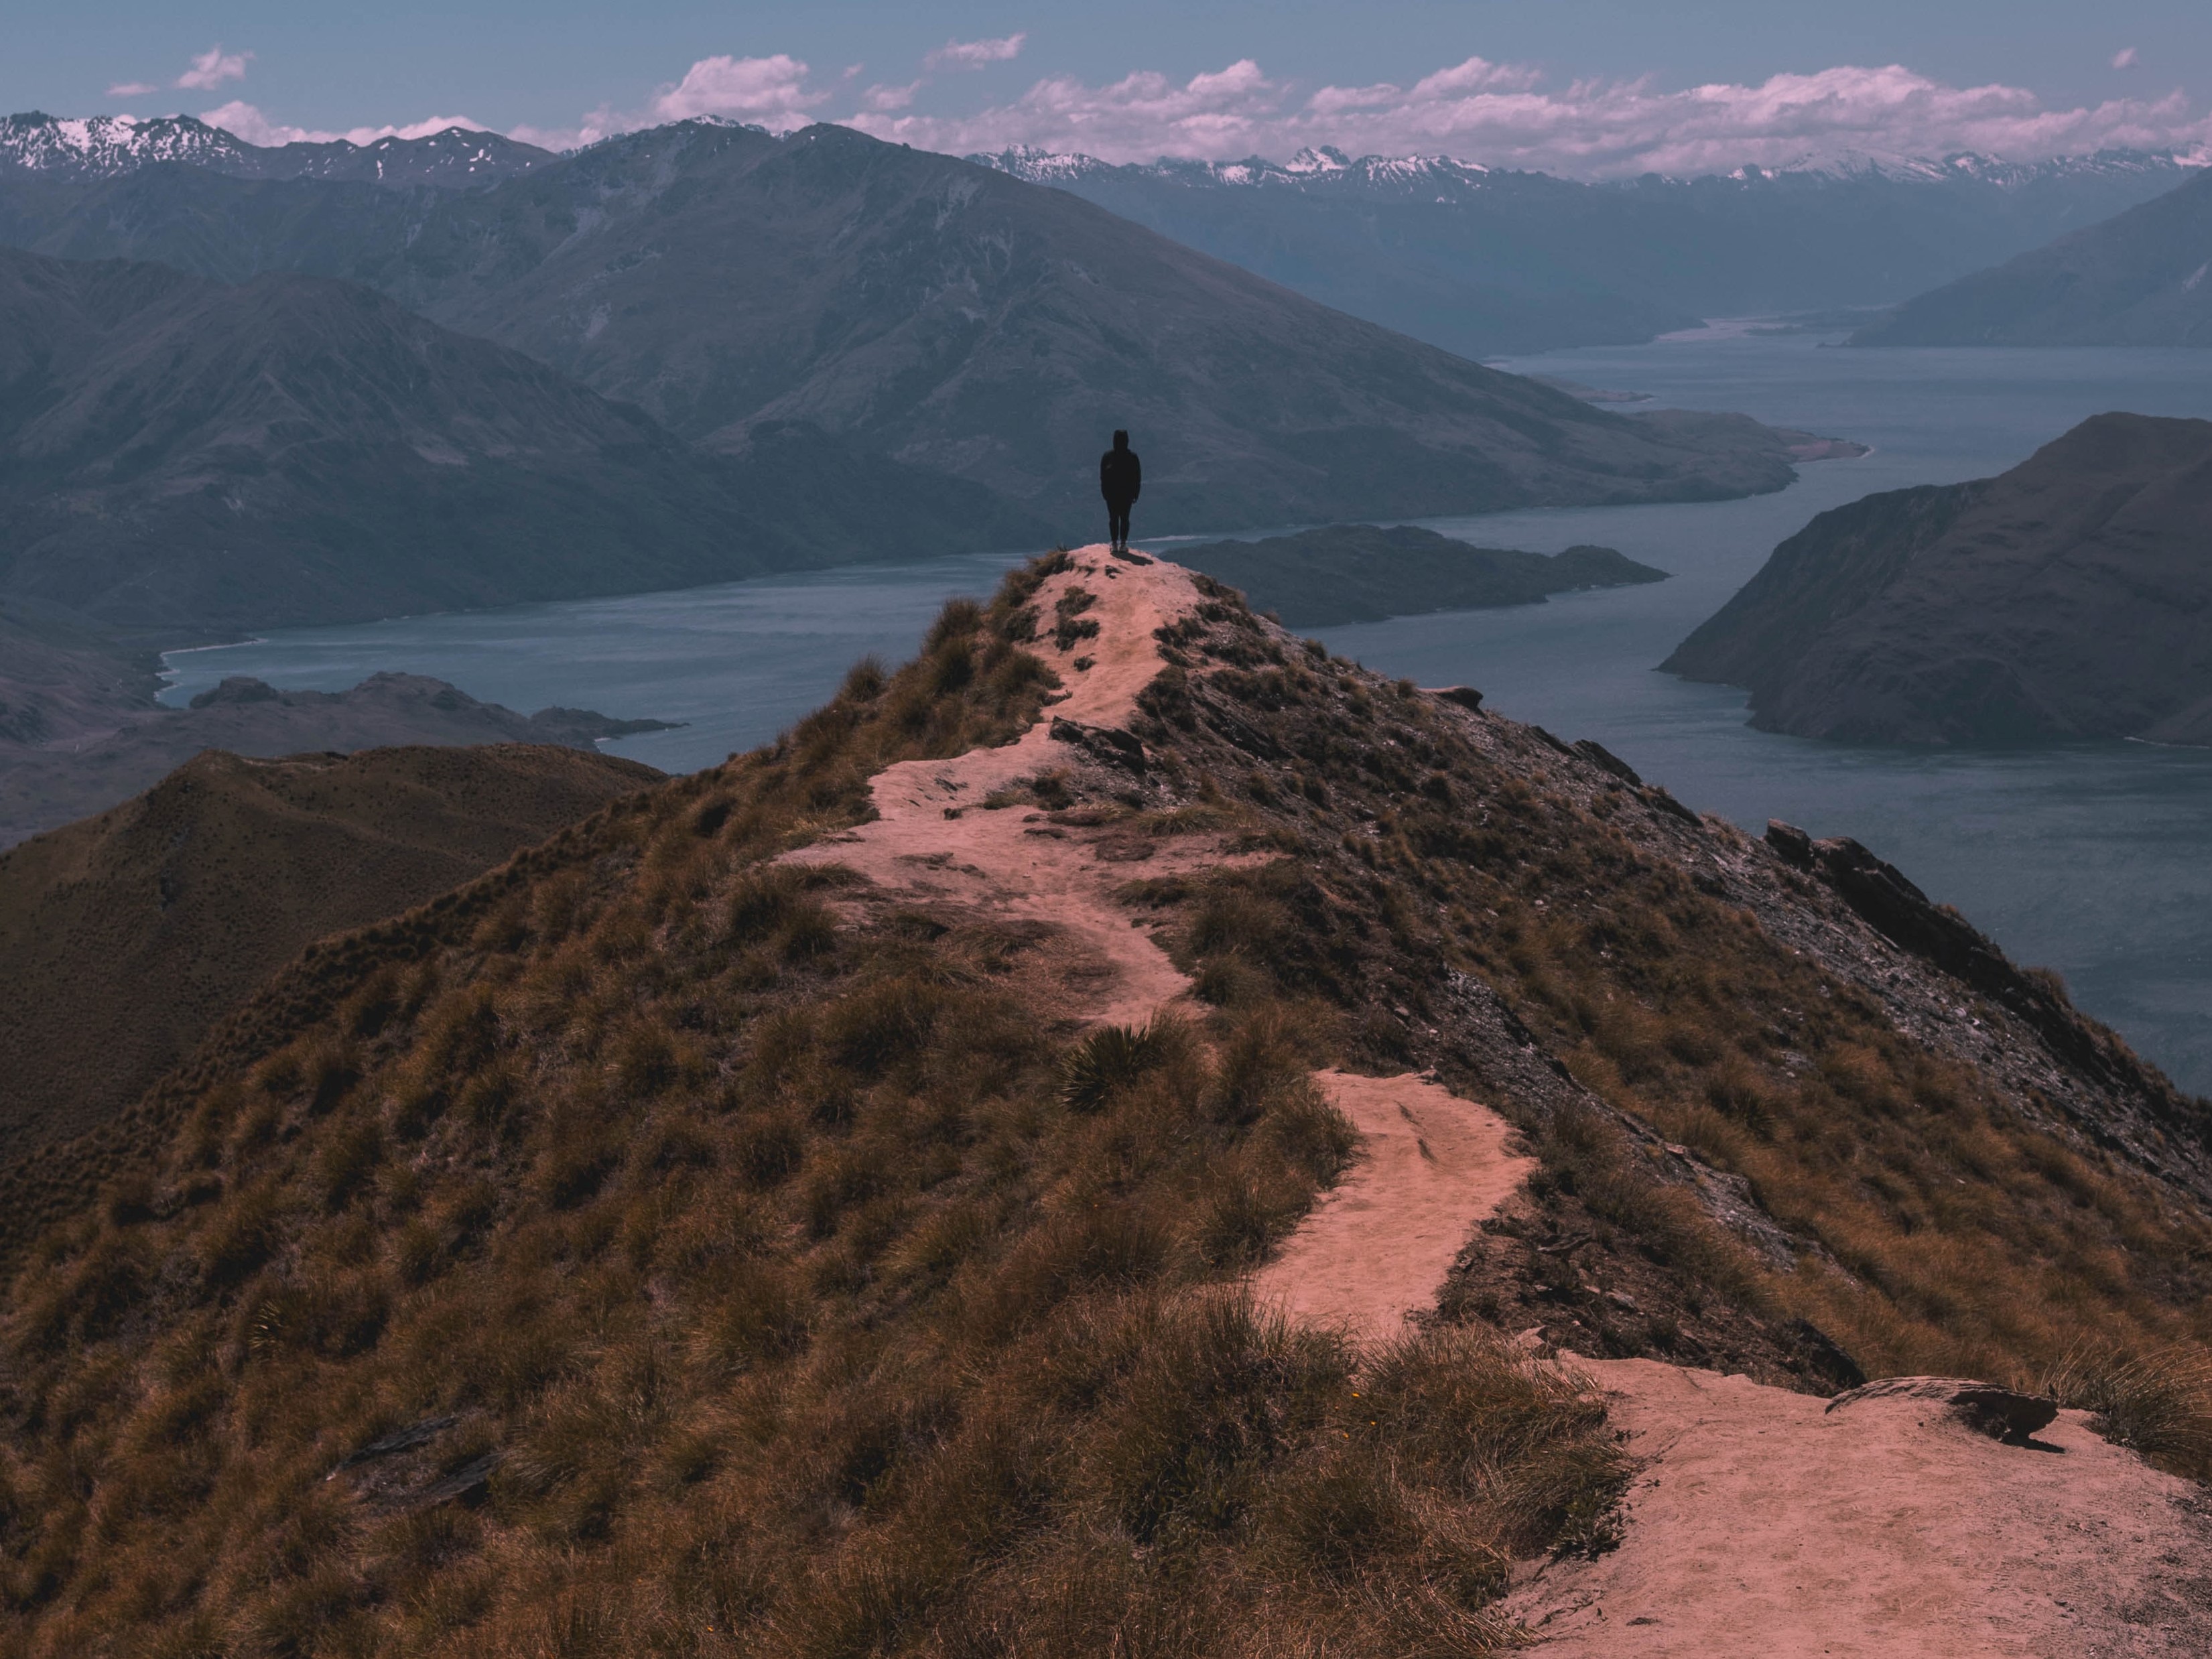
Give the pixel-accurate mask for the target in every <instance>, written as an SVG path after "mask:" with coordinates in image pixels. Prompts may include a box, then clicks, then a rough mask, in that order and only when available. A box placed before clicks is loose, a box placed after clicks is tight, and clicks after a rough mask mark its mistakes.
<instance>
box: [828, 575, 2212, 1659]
mask: <svg viewBox="0 0 2212 1659" xmlns="http://www.w3.org/2000/svg"><path fill="white" fill-rule="evenodd" d="M1074 558H1075V568H1073V570H1071V571H1069V572H1066V573H1064V574H1060V575H1058V576H1055V577H1053V578H1052V579H1051V580H1049V581H1048V583H1047V584H1046V585H1045V586H1044V587H1043V588H1042V591H1041V592H1040V593H1039V595H1038V602H1039V608H1040V612H1041V614H1042V616H1043V617H1051V616H1052V615H1053V608H1054V605H1055V603H1056V602H1057V601H1058V599H1060V596H1061V595H1062V594H1064V593H1065V592H1066V591H1067V590H1068V589H1069V588H1071V587H1073V586H1082V587H1083V588H1084V589H1085V590H1086V591H1087V592H1091V593H1092V594H1094V595H1095V596H1096V603H1095V604H1094V605H1093V606H1092V607H1091V609H1090V610H1089V611H1086V612H1085V613H1084V614H1085V615H1086V616H1088V617H1091V618H1093V619H1095V620H1096V621H1097V623H1098V624H1099V631H1098V634H1097V636H1096V637H1095V638H1093V639H1085V640H1083V641H1079V642H1077V643H1076V644H1075V645H1074V647H1073V648H1072V649H1069V650H1066V651H1062V650H1060V649H1058V648H1056V647H1054V646H1053V645H1051V644H1050V643H1045V644H1042V645H1041V646H1040V647H1039V648H1040V650H1041V651H1042V653H1043V654H1044V655H1045V656H1046V658H1047V659H1048V660H1050V661H1052V662H1053V663H1054V666H1055V667H1056V668H1057V669H1058V671H1060V676H1061V678H1062V680H1063V682H1064V683H1065V684H1066V690H1067V693H1068V695H1067V696H1066V697H1065V698H1064V699H1063V700H1062V701H1061V702H1059V703H1058V704H1056V705H1055V706H1054V707H1053V708H1050V709H1049V710H1048V712H1047V715H1046V717H1045V718H1044V719H1042V720H1039V721H1038V722H1037V723H1036V726H1032V727H1031V728H1030V731H1028V732H1026V733H1024V735H1023V736H1022V737H1021V738H1019V739H1018V741H1016V742H1014V743H1012V744H1007V745H1006V747H1004V748H1000V749H983V750H972V751H970V752H969V753H968V754H965V755H962V756H959V757H956V758H954V759H951V760H946V761H917V762H909V763H905V764H902V765H899V766H894V767H891V768H890V769H887V770H886V771H884V773H882V774H881V775H878V778H877V779H876V781H875V784H874V800H875V805H876V809H877V811H878V814H879V816H878V818H877V819H876V821H874V822H873V823H866V824H863V825H861V826H860V827H859V828H858V829H854V830H853V831H851V832H849V833H848V834H846V835H843V836H836V837H832V838H829V839H828V840H826V841H824V842H821V843H818V844H817V846H815V847H813V848H809V849H806V850H805V851H802V852H799V853H797V854H793V855H792V856H793V858H795V859H799V860H811V861H818V862H836V863H841V864H844V865H847V866H850V867H851V868H853V869H854V870H855V871H857V872H860V874H862V875H865V876H866V877H868V878H870V879H871V880H872V882H874V883H875V884H876V885H877V887H878V889H879V890H882V892H883V893H884V896H888V897H890V898H891V899H893V900H894V901H896V900H897V899H899V898H901V897H904V896H911V897H912V898H914V899H915V900H919V901H923V902H932V901H935V902H952V903H957V904H960V905H962V906H963V907H969V908H976V909H980V910H982V911H985V912H987V913H995V914H998V915H1004V916H1006V917H1008V918H1012V919H1020V920H1023V921H1035V922H1042V923H1045V924H1048V925H1049V926H1050V927H1052V928H1053V929H1054V931H1055V934H1056V936H1057V937H1058V938H1059V939H1060V940H1061V941H1062V942H1063V949H1064V951H1065V953H1066V954H1067V955H1068V956H1069V957H1072V958H1073V959H1075V960H1076V961H1077V962H1078V963H1079V966H1080V969H1081V971H1080V972H1079V974H1077V975H1073V980H1074V984H1073V1005H1074V1006H1072V1007H1070V1008H1068V1009H1066V1010H1064V1011H1063V1012H1069V1013H1073V1015H1075V1016H1076V1017H1077V1018H1084V1019H1092V1020H1110V1021H1115V1022H1118V1023H1122V1024H1137V1023H1139V1022H1142V1021H1144V1020H1146V1019H1149V1018H1152V1016H1153V1015H1154V1014H1156V1013H1158V1012H1159V1011H1160V1010H1161V1009H1163V1008H1164V1007H1166V1006H1169V1005H1170V1004H1172V1003H1174V1002H1176V1000H1178V999H1181V998H1183V997H1185V996H1187V994H1188V991H1189V982H1188V980H1186V979H1185V977H1184V976H1183V975H1182V974H1181V973H1180V972H1178V971H1177V970H1176V967H1175V965H1174V964H1173V963H1171V962H1170V961H1169V959H1168V957H1167V956H1166V955H1165V953H1164V952H1163V951H1161V950H1160V948H1159V947H1158V945H1155V944H1154V943H1153V942H1152V939H1151V938H1150V937H1149V936H1148V935H1147V934H1146V933H1145V932H1144V930H1142V929H1141V928H1137V927H1131V926H1130V923H1129V919H1128V915H1127V911H1126V910H1125V909H1123V908H1121V906H1119V905H1117V904H1116V903H1115V902H1114V900H1113V897H1112V895H1113V892H1114V890H1115V888H1117V887H1118V886H1120V885H1121V883H1122V882H1123V881H1124V880H1125V879H1126V878H1127V876H1128V875H1129V874H1130V873H1131V872H1130V870H1129V866H1128V865H1127V863H1126V862H1123V861H1116V860H1109V859H1106V858H1103V857H1102V856H1101V851H1102V849H1101V848H1100V847H1099V846H1097V844H1094V843H1093V842H1091V841H1089V840H1087V839H1086V838H1085V837H1084V836H1082V835H1080V834H1079V833H1071V832H1069V831H1067V830H1064V829H1062V828H1060V826H1058V825H1054V824H1052V823H1048V822H1047V821H1046V819H1045V816H1044V815H1043V814H1042V813H1038V812H1036V811H1028V810H1025V809H1023V808H1020V807H1008V808H1003V809H999V810H987V809H985V808H984V807H983V806H982V805H981V803H982V801H983V799H985V798H986V797H987V796H988V795H990V794H991V793H993V792H994V791H996V790H1000V789H1003V788H1006V787H1008V786H1009V785H1011V784H1013V783H1015V782H1016V781H1018V780H1020V779H1024V778H1026V777H1030V776H1034V775H1036V774H1037V773H1039V772H1041V771H1047V770H1050V769H1055V768H1058V767H1062V766H1066V765H1067V764H1069V763H1070V762H1071V761H1072V760H1073V758H1074V755H1073V751H1072V750H1070V748H1069V746H1068V745H1067V744H1064V743H1061V742H1060V741H1058V740H1056V739H1054V738H1053V737H1052V735H1051V728H1052V725H1053V720H1054V717H1059V718H1062V719H1066V720H1073V721H1077V722H1079V723H1080V724H1082V725H1084V726H1099V727H1106V728H1113V729H1122V730H1126V728H1127V726H1128V725H1129V723H1130V720H1131V718H1132V716H1133V714H1134V712H1135V708H1134V705H1135V699H1136V696H1137V694H1138V693H1139V691H1140V690H1143V688H1144V687H1145V685H1146V684H1147V683H1149V682H1150V680H1151V679H1152V677H1153V676H1154V675H1155V674H1156V673H1158V671H1159V669H1160V666H1161V659H1160V657H1159V654H1158V649H1157V647H1156V644H1155V641H1154V640H1153V637H1152V632H1153V629H1156V628H1158V627H1159V626H1160V625H1161V624H1162V623H1166V622H1169V621H1171V620H1173V619H1174V618H1175V617H1178V616H1180V615H1181V614H1182V613H1183V612H1184V611H1187V610H1188V609H1190V608H1191V607H1193V606H1194V605H1196V604H1197V603H1198V602H1199V595H1198V593H1197V592H1196V590H1195V589H1194V586H1193V585H1192V580H1191V576H1190V574H1189V573H1188V571H1185V570H1183V569H1181V568H1178V567H1176V566H1174V565H1170V564H1163V563H1151V564H1146V565H1136V564H1132V563H1125V562H1119V561H1116V560H1114V559H1112V558H1110V557H1109V556H1108V555H1107V552H1106V550H1105V549H1104V548H1103V547H1089V548H1085V549H1084V550H1081V551H1079V553H1077V554H1076V555H1075V556H1074ZM1078 657H1085V658H1088V659H1090V663H1091V665H1090V666H1089V667H1088V668H1087V669H1080V670H1079V669H1077V668H1076V667H1075V666H1074V660H1075V659H1076V658H1078ZM1223 857H1224V852H1223V848H1222V847H1221V844H1220V843H1219V842H1218V840H1217V839H1214V838H1211V837H1204V836H1188V837H1176V838H1173V840H1171V841H1170V842H1165V843H1164V844H1163V846H1162V847H1161V848H1159V849H1158V851H1156V852H1154V854H1153V855H1152V858H1151V859H1149V860H1147V861H1146V866H1145V867H1146V873H1148V874H1158V873H1163V872H1164V871H1165V870H1168V869H1172V868H1178V867H1190V868H1196V867H1202V866H1206V865H1209V864H1217V863H1218V862H1219V861H1221V860H1222V859H1223ZM1316 1080H1317V1081H1318V1082H1320V1084H1321V1085H1322V1087H1323V1088H1324V1089H1325V1090H1326V1091H1328V1095H1329V1097H1330V1098H1331V1099H1332V1100H1333V1101H1334V1103H1335V1104H1336V1105H1337V1106H1338V1108H1339V1109H1340V1110H1342V1111H1343V1112H1344V1113H1345V1114H1346V1116H1347V1117H1349V1118H1350V1119H1351V1120H1352V1123H1353V1125H1354V1126H1355V1127H1357V1128H1358V1130H1359V1133H1360V1139H1361V1144H1360V1150H1359V1155H1358V1161H1357V1162H1356V1163H1355V1164H1354V1165H1353V1167H1352V1170H1351V1172H1350V1174H1349V1175H1348V1176H1346V1179H1345V1180H1344V1182H1342V1183H1341V1184H1340V1185H1339V1187H1338V1188H1336V1189H1335V1190H1334V1192H1332V1193H1330V1194H1327V1195H1325V1196H1324V1198H1323V1199H1322V1201H1321V1202H1320V1203H1318V1204H1317V1205H1316V1206H1315V1207H1314V1210H1313V1212H1312V1213H1311V1214H1310V1216H1309V1217H1308V1218H1307V1219H1306V1220H1305V1222H1304V1224H1303V1225H1301V1226H1300V1228H1299V1229H1298V1231H1297V1232H1296V1233H1295V1234H1294V1235H1293V1236H1292V1237H1291V1239H1290V1240H1289V1241H1288V1242H1287V1243H1285V1247H1284V1248H1283V1249H1282V1250H1281V1252H1280V1253H1279V1255H1278V1256H1277V1258H1276V1259H1275V1260H1274V1261H1271V1262H1270V1263H1269V1264H1267V1266H1266V1267H1263V1268H1262V1269H1261V1271H1260V1272H1259V1273H1257V1274H1255V1289H1256V1290H1257V1291H1258V1292H1259V1293H1260V1294H1261V1296H1263V1297H1268V1298H1272V1299H1273V1300H1276V1301H1278V1302H1279V1303H1280V1304H1283V1305H1284V1306H1285V1307H1286V1308H1287V1309H1288V1310H1290V1311H1291V1313H1293V1314H1294V1315H1296V1316H1298V1317H1301V1318H1306V1319H1311V1320H1316V1321H1319V1322H1327V1323H1332V1324H1335V1325H1338V1326H1340V1327H1342V1328H1346V1329H1348V1330H1350V1331H1351V1332H1352V1333H1353V1334H1355V1335H1357V1336H1358V1338H1360V1339H1361V1340H1367V1341H1373V1340H1378V1339H1383V1338H1387V1337H1388V1336H1389V1335H1390V1334H1393V1333H1394V1332H1395V1331H1397V1330H1399V1329H1401V1328H1402V1327H1403V1323H1404V1321H1405V1319H1406V1317H1407V1315H1408V1314H1412V1313H1416V1312H1419V1311H1420V1310H1424V1309H1425V1308H1428V1307H1430V1306H1431V1305H1432V1304H1433V1302H1434V1298H1435V1296H1436V1292H1437V1290H1438V1289H1439V1288H1440V1287H1441V1285H1442V1284H1443V1279H1444V1277H1445V1274H1446V1273H1447V1272H1448V1270H1449V1267H1450V1266H1451V1262H1452V1259H1453V1257H1454V1255H1455V1254H1456V1253H1457V1252H1458V1250H1459V1249H1461V1248H1462V1246H1463V1245H1464V1244H1465V1243H1467V1241H1468V1238H1469V1237H1470V1236H1471V1235H1472V1234H1473V1232H1474V1229H1475V1227H1476V1226H1477V1225H1479V1224H1480V1221H1481V1220H1482V1219H1483V1218H1485V1217H1486V1216H1487V1215H1488V1214H1490V1213H1491V1212H1492V1211H1493V1210H1494V1209H1495V1208H1496V1207H1497V1206H1498V1204H1500V1203H1501V1202H1502V1201H1503V1200H1504V1199H1505V1198H1506V1197H1507V1196H1509V1195H1510V1194H1511V1193H1512V1192H1513V1191H1514V1190H1515V1189H1516V1188H1517V1187H1518V1186H1519V1185H1520V1183H1521V1182H1522V1179H1523V1177H1524V1176H1526V1175H1527V1173H1528V1170H1529V1169H1530V1168H1531V1167H1532V1160H1529V1159H1526V1158H1518V1157H1516V1156H1514V1155H1512V1154H1511V1153H1510V1152H1508V1151H1507V1149H1506V1145H1507V1139H1508V1133H1509V1132H1508V1128H1507V1126H1506V1124H1505V1123H1504V1121H1503V1120H1502V1119H1500V1118H1499V1117H1498V1115H1497V1114H1496V1113H1494V1112H1492V1111H1491V1110H1490V1109H1488V1108H1486V1107H1484V1106H1480V1105H1478V1104H1475V1103H1473V1102H1469V1101H1464V1100H1460V1099H1458V1098H1456V1097H1453V1096H1452V1095H1450V1094H1449V1093H1447V1092H1446V1091H1443V1089H1441V1088H1438V1087H1437V1085H1434V1084H1432V1083H1430V1082H1427V1081H1425V1079H1419V1078H1413V1077H1396V1078H1363V1077H1355V1076H1352V1075H1350V1074H1348V1073H1337V1072H1324V1073H1319V1074H1318V1075H1317V1079H1316ZM1577 1364H1578V1368H1582V1369H1586V1370H1588V1371H1589V1374H1590V1376H1592V1377H1593V1378H1594V1379H1595V1382H1596V1383H1597V1384H1598V1386H1601V1387H1602V1388H1603V1389H1606V1391H1607V1394H1608V1395H1610V1396H1611V1407H1612V1410H1613V1416H1614V1419H1615V1421H1616V1422H1617V1423H1619V1424H1620V1425H1621V1426H1622V1427H1623V1429H1624V1430H1625V1431H1626V1432H1627V1433H1628V1434H1629V1436H1630V1446H1631V1449H1632V1450H1633V1451H1634V1452H1635V1453H1636V1454H1637V1455H1638V1456H1639V1457H1640V1458H1642V1459H1643V1460H1644V1468H1643V1471H1642V1473H1641V1474H1640V1475H1639V1477H1638V1481H1637V1484H1636V1485H1635V1486H1634V1488H1633V1490H1632V1493H1631V1496H1630V1498H1629V1503H1628V1508H1627V1514H1626V1529H1625V1538H1624V1541H1623V1543H1622V1545H1621V1547H1620V1548H1619V1549H1618V1550H1617V1551H1615V1552H1614V1553H1611V1554H1608V1555H1606V1556H1603V1557H1601V1558H1600V1559H1597V1560H1595V1561H1589V1562H1564V1563H1554V1564H1553V1565H1550V1566H1548V1567H1547V1569H1545V1570H1544V1571H1541V1573H1540V1574H1539V1575H1537V1576H1536V1577H1534V1578H1533V1579H1532V1580H1530V1581H1528V1582H1527V1583H1523V1584H1522V1587H1521V1588H1520V1589H1517V1590H1516V1591H1515V1593H1514V1594H1513V1595H1512V1596H1511V1597H1510V1600H1509V1602H1508V1604H1507V1608H1506V1610H1507V1611H1508V1612H1510V1613H1511V1614H1512V1615H1513V1616H1515V1617H1516V1618H1518V1619H1521V1620H1524V1621H1526V1623H1527V1625H1528V1627H1529V1628H1530V1630H1531V1631H1532V1632H1534V1634H1535V1635H1536V1636H1537V1637H1538V1638H1540V1641H1541V1651H1543V1652H1545V1653H1547V1654H1556V1655H1557V1656H1559V1659H1582V1656H1588V1659H1599V1656H1603V1659H1615V1656H1620V1659H1662V1656H1664V1659H1691V1656H1695V1659H1800V1656H1802V1659H1813V1656H1821V1659H1831V1656H1832V1659H1843V1656H1850V1659H1931V1656H1943V1659H1983V1656H1992V1659H1994V1656H2003V1659H2015V1656H2017V1659H2028V1656H2033V1659H2088V1656H2095V1655H2114V1656H2120V1655H2124V1656H2131V1659H2136V1656H2141V1659H2150V1656H2157V1659H2167V1656H2180V1655H2184V1654H2187V1655H2203V1654H2206V1653H2212V1511H2208V1510H2207V1508H2206V1507H2205V1504H2204V1500H2203V1498H2201V1497H2199V1496H2197V1495H2196V1493H2195V1489H2194V1488H2191V1487H2189V1486H2186V1485H2185V1483H2184V1482H2181V1481H2179V1480H2172V1479H2171V1478H2169V1477H2167V1476H2165V1475H2161V1474H2158V1473H2156V1472H2155V1471H2154V1470H2152V1469H2151V1468H2148V1466H2147V1465H2145V1464H2144V1463H2142V1462H2141V1460H2139V1459H2138V1458H2136V1456H2135V1455H2133V1454H2131V1453H2129V1452H2125V1451H2122V1450H2119V1449H2115V1448H2113V1447H2112V1446H2110V1445H2108V1444H2106V1443H2105V1442H2104V1441H2103V1440H2101V1439H2100V1438H2099V1437H2097V1436H2096V1435H2095V1434H2093V1432H2091V1431H2090V1430H2089V1429H2088V1428H2087V1425H2086V1423H2085V1421H2084V1420H2083V1419H2082V1418H2081V1414H2080V1413H2071V1412H2069V1413H2063V1414H2062V1415H2061V1417H2060V1418H2059V1419H2058V1421H2057V1423H2055V1424H2053V1425H2051V1427H2049V1428H2048V1429H2045V1431H2042V1434H2041V1439H2042V1440H2043V1441H2044V1442H2045V1443H2046V1445H2047V1446H2048V1447H2050V1448H2052V1449H2034V1448H2026V1447H2017V1446H2008V1445H2003V1444H2001V1443H1998V1442H1996V1441H1994V1440H1991V1439H1989V1438H1987V1437H1984V1436H1981V1435H1978V1434H1976V1433H1975V1432H1973V1431H1972V1430H1969V1429H1967V1428H1966V1427H1964V1426H1962V1425H1959V1424H1957V1423H1955V1422H1954V1421H1952V1420H1951V1419H1949V1418H1948V1416H1947V1415H1945V1414H1944V1413H1942V1409H1941V1408H1940V1407H1934V1406H1931V1405H1930V1404H1929V1403H1928V1402H1926V1401H1912V1400H1903V1399H1888V1400H1865V1401H1857V1402H1855V1403H1852V1404H1850V1405H1849V1406H1847V1407H1844V1408H1842V1409H1839V1410H1838V1411H1837V1412H1834V1413H1829V1412H1827V1411H1826V1402H1825V1401H1821V1400H1819V1399H1815V1398H1814V1397H1812V1396H1809V1395H1798V1394H1792V1393H1790V1392H1788V1391H1787V1390H1784V1389H1771V1388H1765V1387H1761V1386H1759V1385H1758V1384H1755V1383H1752V1382H1750V1381H1749V1380H1748V1379H1747V1378H1744V1377H1736V1376H1731V1377H1723V1376H1717V1375H1715V1374H1713V1373H1711V1372H1705V1371H1692V1370H1684V1369H1682V1368H1681V1367H1679V1366H1674V1365H1667V1364H1659V1363H1657V1362H1655V1361H1650V1360H1619V1361H1609V1362H1608V1361H1593V1362H1577Z"/></svg>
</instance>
